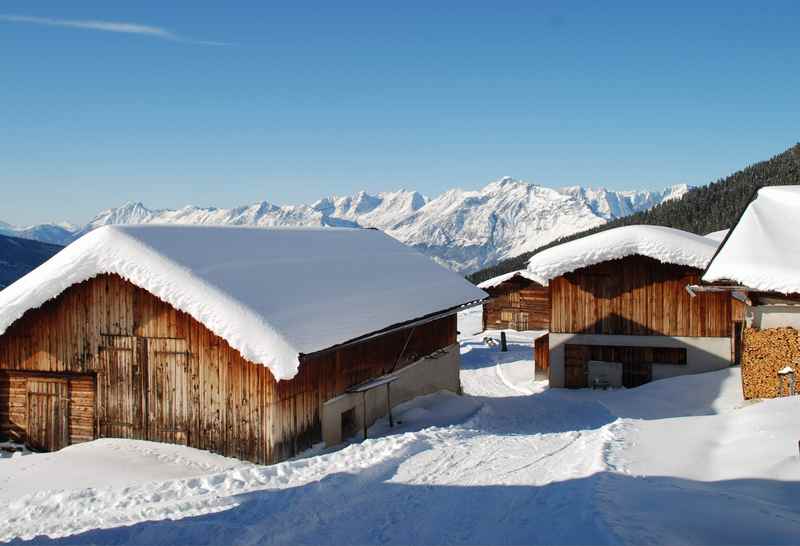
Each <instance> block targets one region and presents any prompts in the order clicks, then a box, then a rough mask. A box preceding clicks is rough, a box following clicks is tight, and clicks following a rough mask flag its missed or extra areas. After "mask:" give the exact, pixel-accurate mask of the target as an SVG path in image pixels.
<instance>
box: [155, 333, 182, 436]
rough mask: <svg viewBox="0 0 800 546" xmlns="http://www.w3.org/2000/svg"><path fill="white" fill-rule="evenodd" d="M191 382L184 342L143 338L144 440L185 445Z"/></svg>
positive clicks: (170, 339)
mask: <svg viewBox="0 0 800 546" xmlns="http://www.w3.org/2000/svg"><path fill="white" fill-rule="evenodd" d="M191 384H192V383H191V381H190V372H189V353H188V350H187V347H186V342H185V340H182V339H173V338H152V337H151V338H147V438H148V440H153V441H156V442H170V443H175V444H187V442H188V433H189V428H190V427H189V424H190V420H191V417H190V407H191V404H190V397H191Z"/></svg>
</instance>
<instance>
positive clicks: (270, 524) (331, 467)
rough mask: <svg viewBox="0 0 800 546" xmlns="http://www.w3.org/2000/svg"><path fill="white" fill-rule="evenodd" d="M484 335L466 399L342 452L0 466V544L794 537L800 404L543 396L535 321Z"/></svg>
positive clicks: (670, 396) (689, 380)
mask: <svg viewBox="0 0 800 546" xmlns="http://www.w3.org/2000/svg"><path fill="white" fill-rule="evenodd" d="M460 327H461V326H460ZM462 329H463V328H462ZM489 334H490V335H491V334H492V333H489ZM494 334H495V335H496V334H497V332H495V333H494ZM483 335H484V334H481V335H477V336H472V337H469V336H467V337H465V338H463V339H462V341H461V344H462V348H461V351H462V360H463V366H462V368H463V369H462V376H461V378H462V383H463V385H464V390H465V393H466V396H463V397H458V396H454V395H448V394H444V393H440V394H437V395H432V396H427V397H422V398H419V399H417V400H414V401H412V402H409V403H407V404H404V405H402V406H400V407H398V408H397V409H396V412H395V417H396V426H395V428H393V429H390V428H389V427H388V424H387V423H386V422H385V421H381V422H379V423H377V424H376V425H375V426H374V427H373V428H372V429H371V430H370V439H369V440H367V441H364V442H361V441H360V440H359V439H357V438H356V439H355V440H354V442H353V443H351V444H349V445H347V446H345V447H344V448H341V449H338V450H318V451H316V452H311V453H308V454H307V456H306V457H305V458H298V459H296V460H293V461H287V462H284V463H280V464H277V465H271V466H258V465H253V464H249V463H237V462H235V461H233V460H231V459H224V458H222V457H216V456H214V455H210V454H208V453H205V452H201V451H197V450H192V449H190V448H184V447H180V446H168V445H163V444H155V443H151V442H137V441H131V440H101V441H99V442H92V443H90V444H85V445H81V446H75V447H71V448H68V449H66V450H63V451H62V452H59V453H55V454H49V455H26V456H24V457H15V458H11V459H0V485H1V486H2V487H0V489H2V490H3V492H2V495H3V500H5V499H13V500H12V502H8V503H4V502H0V540H9V539H13V538H15V537H24V538H34V537H37V536H38V538H37V540H36V542H37V543H47V542H49V541H48V540H46V539H45V538H44V537H43V536H42V535H49V536H52V537H66V538H65V539H64V541H63V542H62V541H57V543H64V544H109V543H111V544H156V545H158V544H175V543H186V544H218V543H226V544H420V545H421V544H667V543H669V544H793V543H796V542H797V539H796V537H797V536H799V534H800V501H798V498H800V496H799V495H798V493H800V487H798V480H800V462H798V458H797V454H796V448H797V444H796V440H795V432H796V430H797V429H798V427H800V398H798V397H794V398H789V399H778V400H769V401H765V402H762V403H758V404H754V405H745V404H742V403H741V386H740V385H741V377H740V376H739V373H738V369H735V368H731V369H728V370H721V371H718V372H712V373H708V374H702V375H698V376H692V377H680V378H675V379H667V380H661V381H656V382H653V383H651V384H648V385H646V386H644V387H640V388H639V389H631V390H617V391H605V392H604V391H591V390H580V391H565V390H558V389H556V390H546V388H545V387H544V385H543V384H541V383H535V382H531V381H530V374H529V373H527V374H526V373H525V371H526V370H528V371H529V370H530V369H531V365H532V363H531V361H530V341H531V337H532V336H533V335H535V334H533V333H531V334H521V333H514V334H513V335H512V336H511V338H510V339H509V341H510V344H509V348H510V350H509V352H507V353H501V352H499V351H498V350H497V349H496V348H489V347H487V346H486V345H485V344H484V343H483V342H482V337H483ZM652 400H655V401H656V403H655V405H653V404H652V403H651V401H652ZM118 463H122V464H124V465H125V467H124V468H119V469H115V465H116V464H118ZM92 466H94V467H95V472H94V474H91V473H89V471H88V469H89V468H90V467H92ZM73 472H74V473H75V475H74V476H73V475H71V473H73ZM32 475H33V476H34V477H33V479H32V478H31V476H32ZM23 478H24V479H23ZM84 480H85V481H84Z"/></svg>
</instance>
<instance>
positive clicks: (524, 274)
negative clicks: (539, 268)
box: [478, 269, 547, 290]
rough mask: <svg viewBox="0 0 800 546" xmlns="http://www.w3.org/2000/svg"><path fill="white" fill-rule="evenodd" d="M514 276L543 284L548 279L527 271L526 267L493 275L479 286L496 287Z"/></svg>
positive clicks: (484, 287) (485, 287)
mask: <svg viewBox="0 0 800 546" xmlns="http://www.w3.org/2000/svg"><path fill="white" fill-rule="evenodd" d="M514 277H521V278H523V279H528V280H529V281H533V282H535V283H539V284H541V285H545V286H546V285H547V281H546V280H544V279H542V278H541V277H538V276H536V275H534V274H533V273H531V272H530V271H527V270H525V269H520V270H518V271H512V272H511V273H504V274H502V275H498V276H497V277H492V278H491V279H487V280H485V281H483V282H482V283H480V284H478V288H482V289H484V290H486V289H487V288H494V287H495V286H499V285H501V284H503V283H504V282H506V281H507V280H510V279H513V278H514Z"/></svg>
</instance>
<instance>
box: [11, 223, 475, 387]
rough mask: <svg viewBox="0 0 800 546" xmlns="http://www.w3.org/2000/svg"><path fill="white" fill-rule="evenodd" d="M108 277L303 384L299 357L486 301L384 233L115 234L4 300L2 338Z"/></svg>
mask: <svg viewBox="0 0 800 546" xmlns="http://www.w3.org/2000/svg"><path fill="white" fill-rule="evenodd" d="M103 273H116V274H118V275H120V276H121V277H123V278H125V279H127V280H129V281H130V282H131V283H133V284H135V285H137V286H139V287H141V288H143V289H145V290H147V291H148V292H150V293H152V294H154V295H155V296H157V297H159V298H160V299H162V300H164V301H165V302H167V303H169V304H171V305H172V306H174V307H175V308H177V309H179V310H181V311H185V312H186V313H188V314H189V315H191V316H192V317H194V318H195V319H196V320H197V321H198V322H200V323H202V324H203V325H205V326H206V327H207V328H208V329H209V330H211V331H212V332H214V333H215V334H217V335H218V336H220V337H222V338H223V339H225V340H226V341H227V342H228V343H229V344H230V345H231V346H232V347H233V348H235V349H237V350H238V351H239V352H240V353H241V354H242V356H243V357H244V358H246V359H248V360H250V361H252V362H255V363H258V364H263V365H264V366H267V367H268V368H269V369H270V370H271V371H272V373H273V375H274V376H275V377H276V378H277V379H289V378H292V377H293V376H294V375H295V374H296V373H297V369H298V365H299V355H300V354H309V353H313V352H316V351H319V350H322V349H326V348H329V347H332V346H334V345H337V344H339V343H343V342H346V341H350V340H352V339H355V338H358V337H361V336H363V335H366V334H370V333H374V332H378V331H380V330H382V329H385V328H387V327H390V326H394V325H397V324H400V323H403V322H407V321H409V320H412V319H415V318H420V317H424V316H426V315H429V314H432V313H436V312H439V311H443V310H447V309H451V308H453V307H457V306H461V305H463V304H466V303H470V302H473V301H475V300H481V299H483V298H485V297H486V296H487V294H486V293H485V292H484V291H482V290H480V289H479V288H476V287H475V286H473V285H472V284H470V283H469V282H467V281H466V280H465V279H464V278H462V277H461V276H459V275H457V274H455V273H453V272H451V271H448V270H446V269H444V268H443V267H441V266H439V265H437V264H436V263H434V262H433V261H432V260H430V259H429V258H427V257H426V256H424V255H422V254H420V253H419V252H417V251H415V250H413V249H411V248H409V247H407V246H405V245H403V244H402V243H400V242H398V241H396V240H394V239H392V238H391V237H389V236H387V235H385V234H384V233H382V232H380V231H378V230H371V229H331V228H316V229H315V228H288V229H287V228H282V229H263V228H245V227H219V226H217V227H210V226H164V225H148V226H141V225H140V226H106V227H102V228H98V229H96V230H94V231H92V232H90V233H88V234H86V235H84V236H83V237H81V238H80V239H78V240H77V241H75V242H74V243H72V244H71V245H69V246H67V247H66V248H65V249H64V250H62V251H61V252H59V253H58V254H56V255H55V256H54V257H53V258H51V259H50V260H48V261H47V262H45V263H44V264H42V265H41V266H39V267H38V268H37V269H35V270H33V271H32V272H30V273H28V274H27V275H25V276H24V277H22V278H21V279H19V280H17V281H16V282H15V283H13V284H12V285H11V286H9V287H7V288H5V289H4V290H2V291H0V334H2V333H3V332H5V330H6V329H7V328H8V327H9V325H11V324H12V323H13V322H14V321H15V320H17V319H18V318H19V317H21V316H22V314H23V313H24V312H25V311H27V310H29V309H32V308H36V307H39V306H40V305H42V304H43V303H45V302H46V301H48V300H50V299H52V298H54V297H56V296H58V295H59V294H60V293H61V292H63V291H64V290H65V289H67V288H69V287H70V286H72V285H73V284H76V283H79V282H82V281H85V280H87V279H89V278H91V277H94V276H96V275H99V274H103Z"/></svg>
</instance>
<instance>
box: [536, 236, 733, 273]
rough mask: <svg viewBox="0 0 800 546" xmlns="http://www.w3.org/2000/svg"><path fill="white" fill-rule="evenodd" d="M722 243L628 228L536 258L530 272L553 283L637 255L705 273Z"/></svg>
mask: <svg viewBox="0 0 800 546" xmlns="http://www.w3.org/2000/svg"><path fill="white" fill-rule="evenodd" d="M718 245H719V242H718V241H714V240H713V239H709V238H706V237H703V236H702V235H695V234H694V233H689V232H687V231H682V230H680V229H674V228H668V227H663V226H624V227H618V228H614V229H609V230H606V231H601V232H599V233H594V234H592V235H587V236H586V237H582V238H580V239H576V240H574V241H569V242H566V243H563V244H560V245H558V246H554V247H551V248H548V249H546V250H543V251H541V252H539V253H538V254H534V255H533V256H532V257H531V259H530V260H529V261H528V271H529V272H531V273H532V274H534V275H537V276H539V277H541V278H542V279H546V280H548V281H549V280H550V279H553V278H555V277H558V276H559V275H563V274H564V273H569V272H570V271H574V270H576V269H580V268H582V267H587V266H590V265H594V264H598V263H601V262H606V261H609V260H616V259H619V258H625V257H626V256H633V255H635V254H638V255H641V256H647V257H649V258H653V259H655V260H658V261H660V262H664V263H670V264H677V265H688V266H691V267H696V268H699V269H702V268H704V267H705V266H706V264H707V263H708V261H709V260H710V259H711V257H712V256H713V255H714V252H715V251H716V250H717V246H718Z"/></svg>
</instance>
